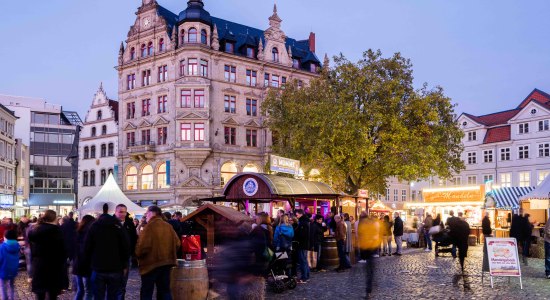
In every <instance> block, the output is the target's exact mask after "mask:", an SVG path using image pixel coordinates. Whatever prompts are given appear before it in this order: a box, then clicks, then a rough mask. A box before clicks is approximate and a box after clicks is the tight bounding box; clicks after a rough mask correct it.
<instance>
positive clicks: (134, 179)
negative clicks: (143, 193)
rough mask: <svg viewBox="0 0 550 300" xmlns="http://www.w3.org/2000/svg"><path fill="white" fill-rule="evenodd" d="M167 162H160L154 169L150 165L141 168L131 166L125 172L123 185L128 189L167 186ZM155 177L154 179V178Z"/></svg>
mask: <svg viewBox="0 0 550 300" xmlns="http://www.w3.org/2000/svg"><path fill="white" fill-rule="evenodd" d="M166 167H167V164H166V163H162V164H160V165H159V166H158V167H157V168H156V169H155V170H154V171H153V167H152V166H151V165H145V166H143V167H142V168H140V169H139V172H138V168H136V167H134V166H131V167H129V168H128V169H127V170H126V173H125V175H126V176H125V180H126V182H125V187H126V190H128V191H135V190H138V189H139V190H153V189H165V188H168V187H169V185H168V177H167V175H166V174H167V169H166ZM155 178H156V180H155Z"/></svg>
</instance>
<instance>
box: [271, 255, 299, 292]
mask: <svg viewBox="0 0 550 300" xmlns="http://www.w3.org/2000/svg"><path fill="white" fill-rule="evenodd" d="M290 268H291V262H290V259H289V257H288V253H287V252H284V251H283V252H276V253H275V255H274V257H273V260H272V261H271V262H270V263H269V274H268V275H267V284H268V285H269V286H270V287H271V288H272V289H273V291H274V292H275V293H282V292H284V291H285V290H286V289H291V290H292V289H294V288H296V284H297V282H296V279H295V278H294V277H292V276H289V274H288V270H289V269H290Z"/></svg>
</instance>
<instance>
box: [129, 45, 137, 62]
mask: <svg viewBox="0 0 550 300" xmlns="http://www.w3.org/2000/svg"><path fill="white" fill-rule="evenodd" d="M135 58H136V48H134V47H132V48H131V49H130V60H134V59H135Z"/></svg>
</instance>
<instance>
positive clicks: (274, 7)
mask: <svg viewBox="0 0 550 300" xmlns="http://www.w3.org/2000/svg"><path fill="white" fill-rule="evenodd" d="M274 2H275V3H274V4H273V13H274V14H276V13H277V1H274Z"/></svg>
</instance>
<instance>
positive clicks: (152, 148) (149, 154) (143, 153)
mask: <svg viewBox="0 0 550 300" xmlns="http://www.w3.org/2000/svg"><path fill="white" fill-rule="evenodd" d="M128 152H129V154H130V158H132V159H133V160H135V161H136V162H139V161H145V160H148V159H153V158H154V157H155V152H156V145H155V143H154V142H150V141H141V142H136V143H134V144H131V145H128Z"/></svg>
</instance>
